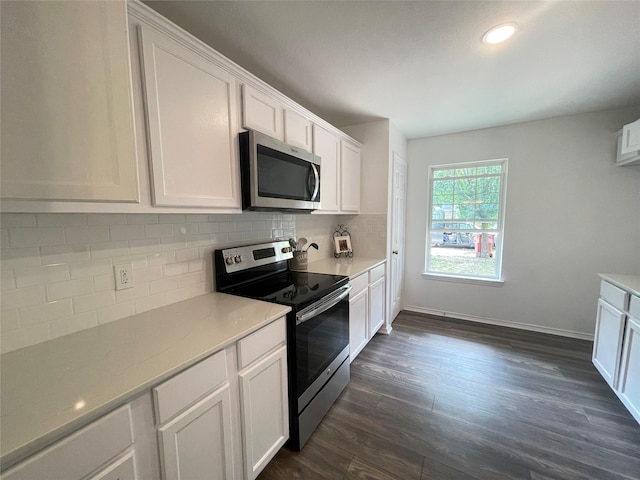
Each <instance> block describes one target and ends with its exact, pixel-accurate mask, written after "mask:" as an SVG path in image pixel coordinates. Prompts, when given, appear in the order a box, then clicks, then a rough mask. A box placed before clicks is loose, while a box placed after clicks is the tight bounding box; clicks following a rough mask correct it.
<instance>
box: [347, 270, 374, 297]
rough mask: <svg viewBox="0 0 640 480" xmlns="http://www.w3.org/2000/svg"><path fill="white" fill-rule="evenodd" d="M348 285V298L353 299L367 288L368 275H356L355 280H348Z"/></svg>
mask: <svg viewBox="0 0 640 480" xmlns="http://www.w3.org/2000/svg"><path fill="white" fill-rule="evenodd" d="M349 283H350V284H351V293H350V294H349V298H353V297H355V296H356V295H358V294H359V293H360V292H362V291H363V290H366V289H367V288H368V287H369V274H368V273H363V274H362V275H358V276H357V277H356V278H354V279H351V280H349Z"/></svg>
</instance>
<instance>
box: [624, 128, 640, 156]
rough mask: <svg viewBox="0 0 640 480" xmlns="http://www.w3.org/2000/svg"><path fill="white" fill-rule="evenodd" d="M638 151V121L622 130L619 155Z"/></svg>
mask: <svg viewBox="0 0 640 480" xmlns="http://www.w3.org/2000/svg"><path fill="white" fill-rule="evenodd" d="M637 150H640V120H636V121H635V122H633V123H630V124H628V125H625V126H624V127H623V128H622V145H621V147H620V153H623V154H625V153H631V152H635V151H637Z"/></svg>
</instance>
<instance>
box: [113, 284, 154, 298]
mask: <svg viewBox="0 0 640 480" xmlns="http://www.w3.org/2000/svg"><path fill="white" fill-rule="evenodd" d="M148 296H149V284H148V283H141V284H139V285H135V286H134V287H133V288H127V289H126V290H119V291H117V292H116V303H124V302H130V301H132V300H135V299H137V298H143V297H148Z"/></svg>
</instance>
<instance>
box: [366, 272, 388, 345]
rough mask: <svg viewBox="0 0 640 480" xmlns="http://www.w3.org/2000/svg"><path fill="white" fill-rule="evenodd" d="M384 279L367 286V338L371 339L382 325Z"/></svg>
mask: <svg viewBox="0 0 640 480" xmlns="http://www.w3.org/2000/svg"><path fill="white" fill-rule="evenodd" d="M384 287H385V281H384V277H383V278H381V279H379V280H377V281H376V282H374V283H372V284H371V285H370V286H369V338H372V337H373V336H374V335H375V334H376V332H377V331H378V329H379V328H380V327H381V326H382V324H383V323H384V294H385V288H384Z"/></svg>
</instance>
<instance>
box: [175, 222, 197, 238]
mask: <svg viewBox="0 0 640 480" xmlns="http://www.w3.org/2000/svg"><path fill="white" fill-rule="evenodd" d="M173 232H174V233H175V234H176V235H196V234H197V233H198V224H197V223H180V224H175V225H174V226H173Z"/></svg>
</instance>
